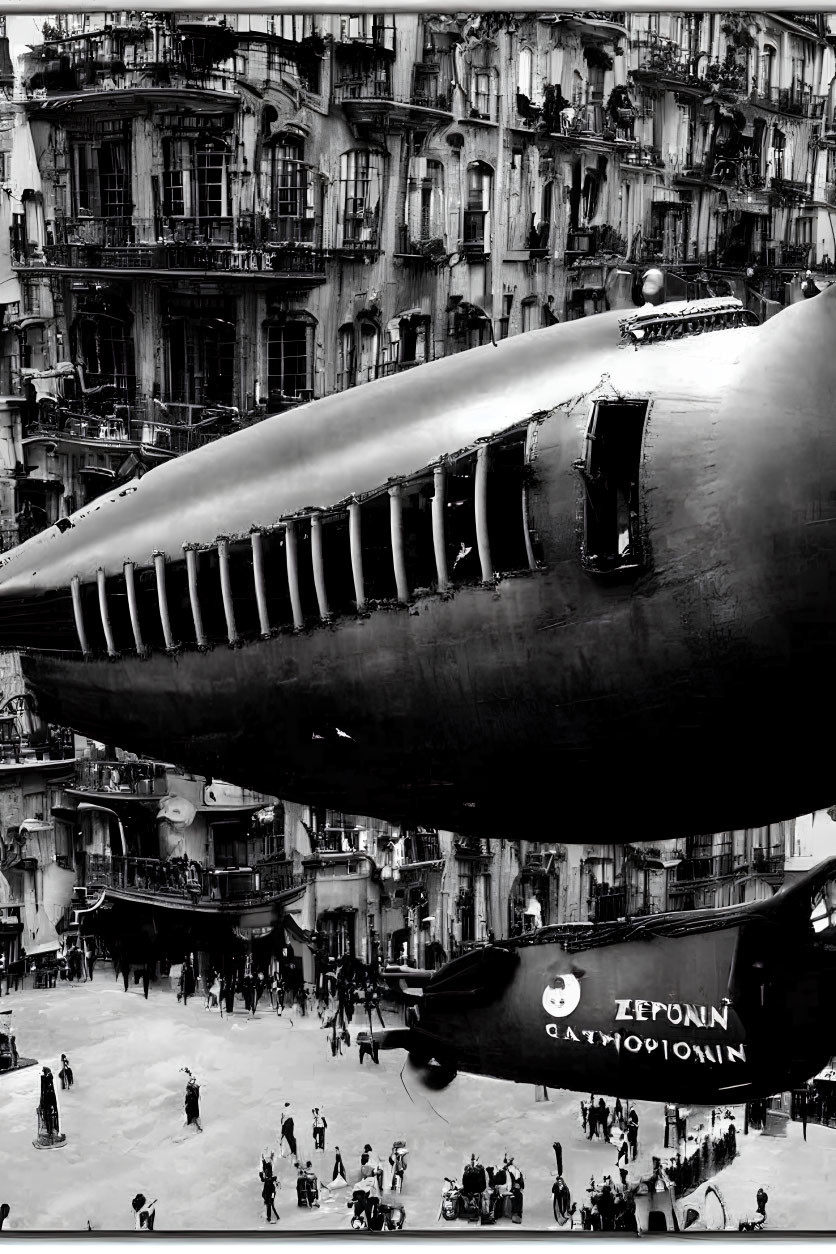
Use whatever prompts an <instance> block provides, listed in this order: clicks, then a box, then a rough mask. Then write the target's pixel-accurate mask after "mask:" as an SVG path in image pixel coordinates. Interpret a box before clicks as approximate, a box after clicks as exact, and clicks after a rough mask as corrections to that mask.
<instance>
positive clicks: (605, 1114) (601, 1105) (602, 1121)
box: [598, 1097, 612, 1145]
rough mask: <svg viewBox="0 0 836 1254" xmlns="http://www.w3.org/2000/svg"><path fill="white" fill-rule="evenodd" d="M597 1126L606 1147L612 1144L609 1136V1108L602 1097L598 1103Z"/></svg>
mask: <svg viewBox="0 0 836 1254" xmlns="http://www.w3.org/2000/svg"><path fill="white" fill-rule="evenodd" d="M598 1126H599V1128H600V1129H601V1131H602V1132H603V1134H604V1140H605V1141H606V1143H607V1145H611V1144H612V1138H611V1136H610V1108H609V1106H608V1105H607V1104H606V1102H605V1101H604V1099H603V1097H602V1098H601V1099H600V1101H599V1102H598Z"/></svg>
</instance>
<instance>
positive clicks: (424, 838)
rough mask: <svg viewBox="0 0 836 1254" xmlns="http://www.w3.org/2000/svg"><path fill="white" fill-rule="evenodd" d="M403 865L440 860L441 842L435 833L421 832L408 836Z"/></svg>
mask: <svg viewBox="0 0 836 1254" xmlns="http://www.w3.org/2000/svg"><path fill="white" fill-rule="evenodd" d="M403 853H404V860H403V862H402V863H401V864H400V865H401V866H403V867H408V866H412V865H414V864H415V863H421V862H439V861H440V860H441V844H440V842H439V839H438V835H437V834H435V833H419V834H418V835H417V836H408V837H407V838H406V840H405V841H404V850H403Z"/></svg>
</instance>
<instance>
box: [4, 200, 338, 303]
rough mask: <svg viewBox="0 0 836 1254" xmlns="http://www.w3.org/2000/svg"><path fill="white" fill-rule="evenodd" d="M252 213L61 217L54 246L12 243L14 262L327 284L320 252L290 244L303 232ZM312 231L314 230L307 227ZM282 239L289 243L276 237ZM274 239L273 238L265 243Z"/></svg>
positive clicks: (60, 269)
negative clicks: (268, 277) (37, 247)
mask: <svg viewBox="0 0 836 1254" xmlns="http://www.w3.org/2000/svg"><path fill="white" fill-rule="evenodd" d="M290 221H291V222H292V223H293V225H287V226H283V225H282V220H281V219H277V220H276V221H275V222H268V221H267V220H265V219H259V218H256V217H255V215H248V216H244V217H243V218H241V219H233V218H231V217H230V218H217V217H212V218H183V219H175V218H167V219H142V218H133V219H119V218H116V219H113V218H77V219H73V220H69V219H59V220H57V221H56V222H55V223H54V227H53V231H52V238H53V242H51V243H48V244H45V245H44V246H43V251H42V252H38V251H36V250H35V248H34V246H32V245H25V244H24V245H21V244H20V242H19V241H17V240H15V239H13V240H12V264H13V266H15V267H16V268H17V269H20V270H25V271H27V272H30V273H31V272H36V273H38V272H39V273H50V272H56V273H66V274H73V273H78V272H82V273H98V274H110V273H112V272H113V271H114V270H116V271H119V272H121V273H123V274H125V275H131V276H141V275H143V274H159V275H183V276H186V275H190V274H194V273H200V274H205V273H211V274H212V275H213V276H214V275H218V276H222V275H228V276H230V277H234V278H238V279H245V280H246V279H252V278H258V276H261V275H264V274H269V275H271V276H273V277H279V278H283V279H285V280H287V281H288V283H289V284H292V285H294V286H297V287H298V286H303V287H311V286H314V285H316V284H318V283H324V281H325V256H324V253H323V252H322V250H321V249H318V248H315V247H313V246H308V245H306V244H304V243H302V242H298V243H297V241H296V240H295V239H294V238H292V237H293V235H294V232H295V231H298V230H300V229H301V226H300V221H299V219H292V220H290ZM311 229H312V230H313V225H312V227H311ZM282 234H285V235H287V236H290V237H291V238H286V239H282V238H281V236H282ZM271 235H275V236H276V237H277V238H275V239H271V238H270V236H271Z"/></svg>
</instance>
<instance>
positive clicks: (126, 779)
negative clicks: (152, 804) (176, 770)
mask: <svg viewBox="0 0 836 1254" xmlns="http://www.w3.org/2000/svg"><path fill="white" fill-rule="evenodd" d="M168 769H169V768H167V767H166V766H165V764H164V763H162V762H125V761H121V762H91V761H84V760H83V761H81V762H79V764H78V771H77V775H76V781H75V786H76V787H77V788H80V789H83V790H84V791H85V792H101V793H110V794H111V795H113V794H116V795H123V796H134V797H165V796H167V795H168Z"/></svg>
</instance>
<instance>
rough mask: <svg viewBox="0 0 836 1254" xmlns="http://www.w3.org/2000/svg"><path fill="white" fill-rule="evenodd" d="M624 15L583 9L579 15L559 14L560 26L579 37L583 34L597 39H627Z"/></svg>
mask: <svg viewBox="0 0 836 1254" xmlns="http://www.w3.org/2000/svg"><path fill="white" fill-rule="evenodd" d="M624 18H625V14H624V13H623V12H615V11H612V12H611V11H610V10H607V9H585V10H584V11H583V12H581V13H565V14H561V22H560V24H561V26H566V27H568V28H569V29H570V30H577V31H579V32H580V34H581V36H583V34H584V33H588V34H589V35H593V36H596V37H598V38H604V39H607V38H609V39H611V40H612V41H613V42H615V40H616V39H626V38H627V27H626V25H625V22H624Z"/></svg>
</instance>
